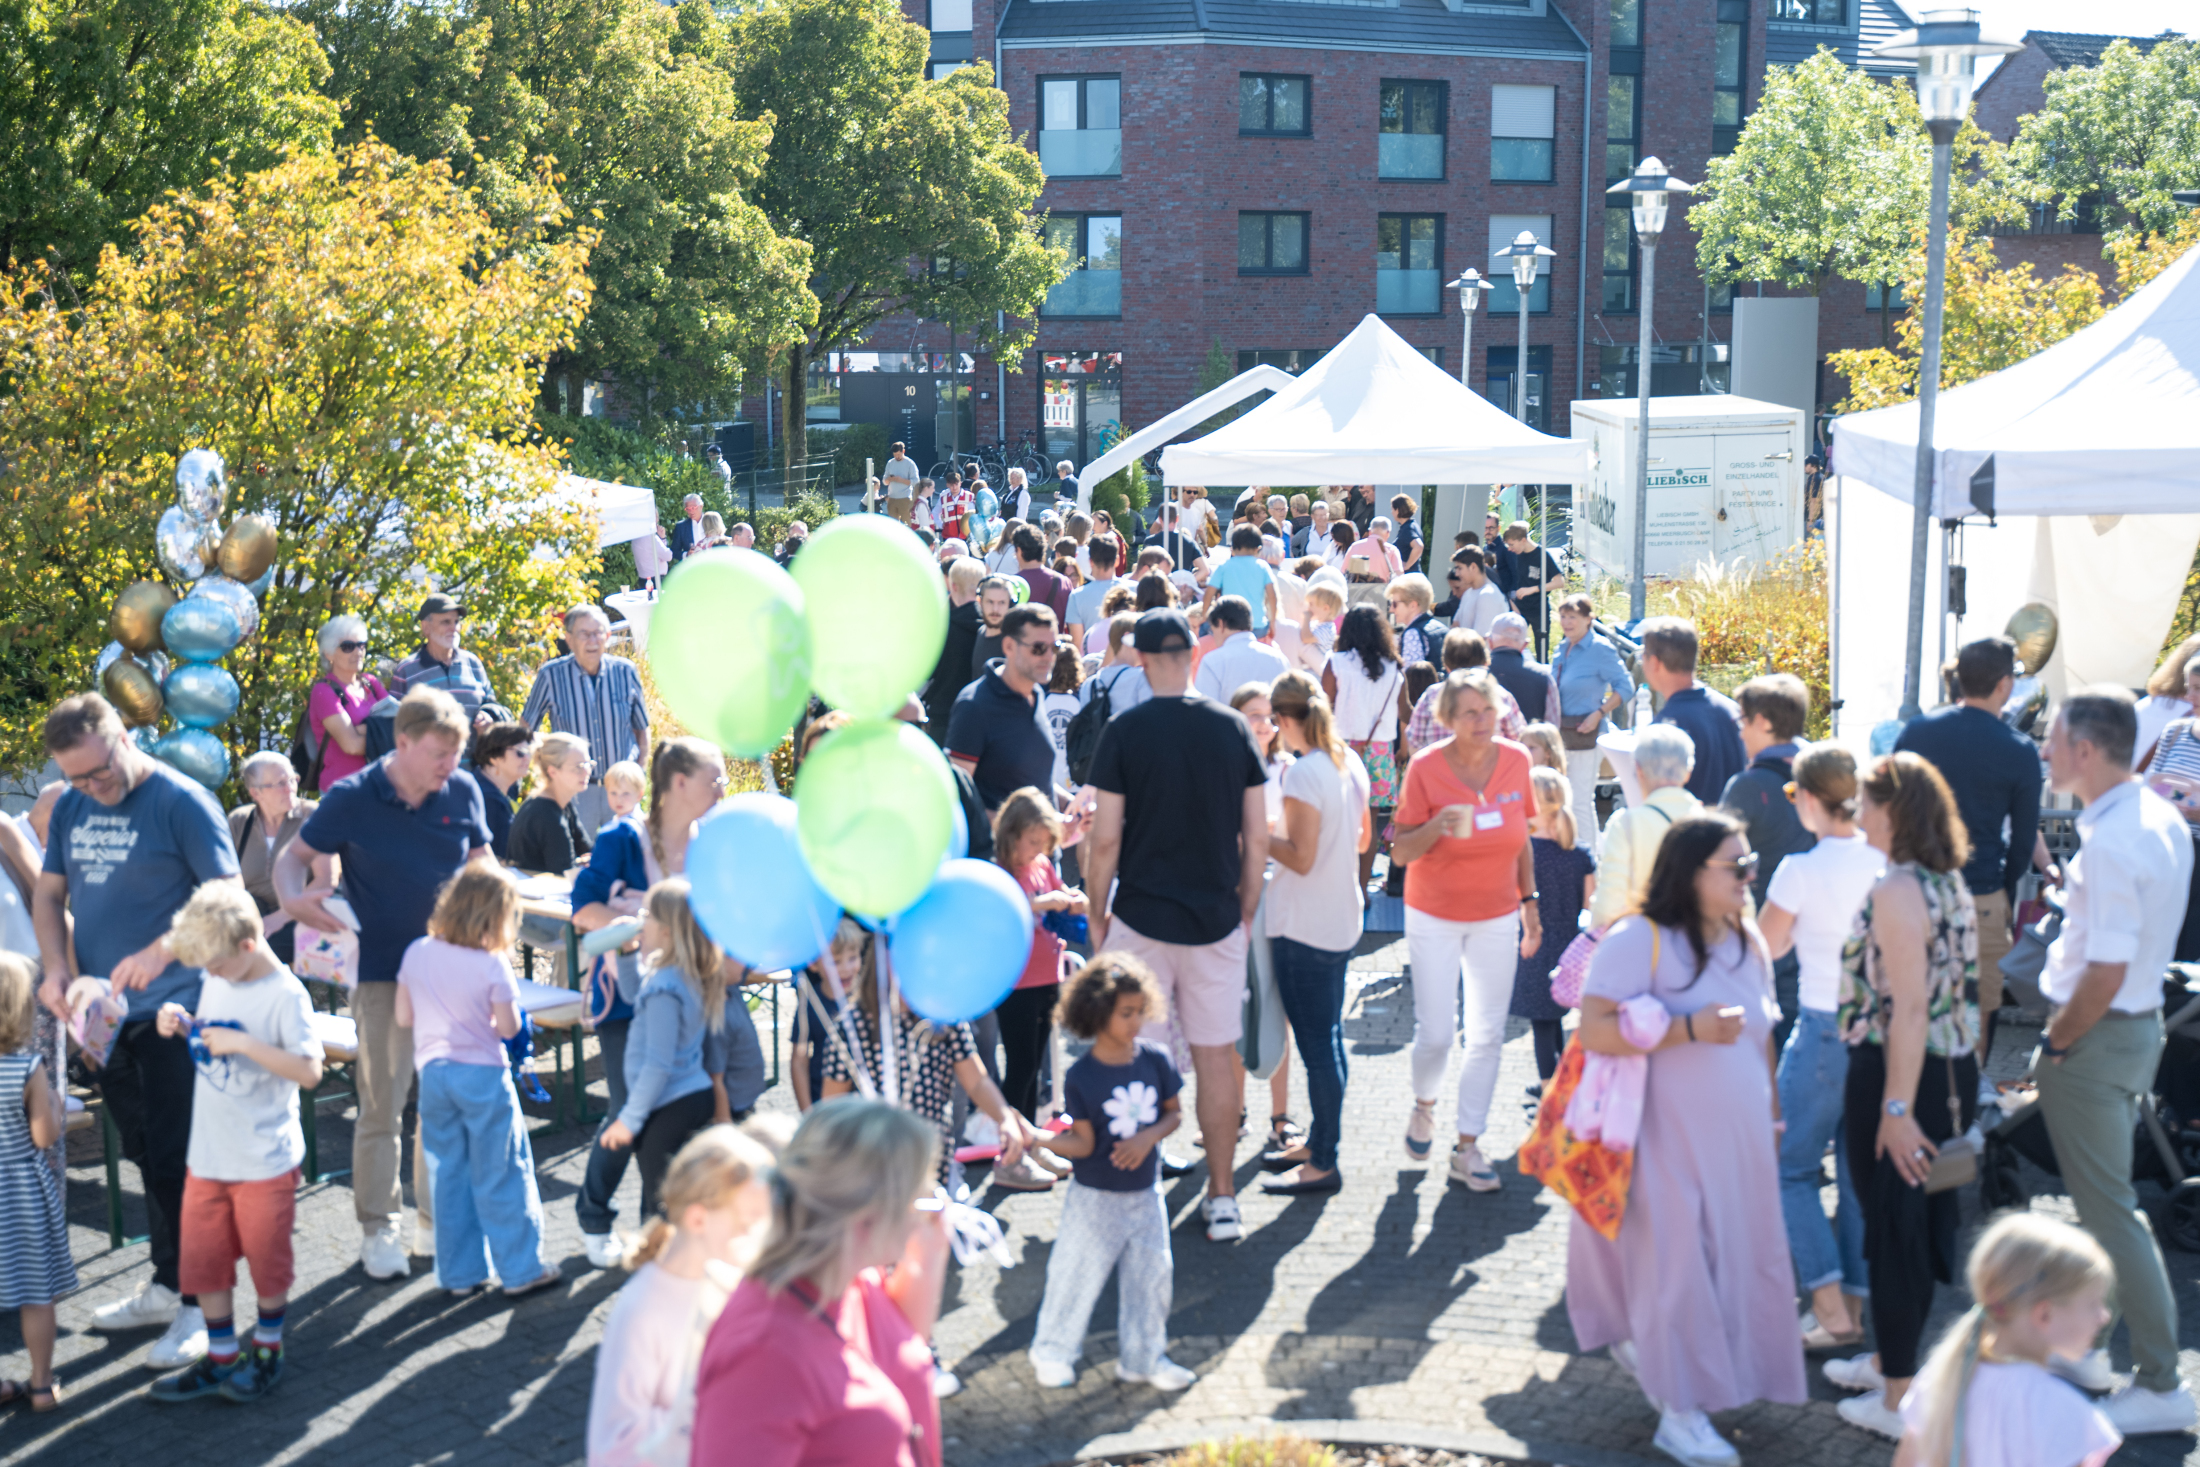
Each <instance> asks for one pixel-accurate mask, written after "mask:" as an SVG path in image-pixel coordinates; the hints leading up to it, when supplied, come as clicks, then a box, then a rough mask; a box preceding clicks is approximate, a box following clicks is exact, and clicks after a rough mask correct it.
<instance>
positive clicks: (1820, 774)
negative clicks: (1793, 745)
mask: <svg viewBox="0 0 2200 1467" xmlns="http://www.w3.org/2000/svg"><path fill="white" fill-rule="evenodd" d="M1856 786H1857V779H1856V756H1855V755H1854V754H1851V753H1850V752H1849V751H1848V750H1846V749H1844V748H1842V747H1841V746H1840V745H1839V744H1813V745H1812V746H1811V747H1809V748H1807V749H1805V750H1804V751H1803V752H1802V753H1800V754H1798V755H1796V756H1795V787H1796V788H1797V789H1799V790H1806V791H1808V792H1809V793H1810V795H1811V797H1812V798H1813V799H1815V800H1817V801H1818V803H1819V804H1821V805H1823V806H1824V807H1825V810H1826V813H1827V814H1828V815H1831V816H1832V817H1833V818H1834V819H1836V820H1854V819H1855V818H1856Z"/></svg>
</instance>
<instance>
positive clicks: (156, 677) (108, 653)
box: [92, 642, 168, 683]
mask: <svg viewBox="0 0 2200 1467" xmlns="http://www.w3.org/2000/svg"><path fill="white" fill-rule="evenodd" d="M124 657H127V658H129V659H130V660H131V661H132V662H135V663H137V664H138V665H139V666H140V667H142V668H144V669H145V670H146V671H147V672H149V673H151V674H152V675H153V681H154V682H156V683H157V682H161V681H163V680H165V679H166V678H167V676H168V654H167V653H165V652H148V653H146V654H145V655H144V656H143V657H140V656H138V655H137V654H135V653H134V652H131V651H130V650H129V649H128V648H126V647H124V646H123V645H122V644H121V643H120V642H109V643H108V644H107V645H106V646H104V647H102V648H100V649H99V660H98V661H96V662H94V663H93V664H92V681H93V682H95V683H96V682H98V681H99V680H100V679H102V678H104V677H105V676H107V669H108V668H109V667H111V666H113V665H114V663H115V662H116V661H117V660H118V659H120V658H124Z"/></svg>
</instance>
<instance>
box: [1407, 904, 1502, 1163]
mask: <svg viewBox="0 0 2200 1467" xmlns="http://www.w3.org/2000/svg"><path fill="white" fill-rule="evenodd" d="M1406 956H1407V959H1408V961H1410V962H1411V963H1412V964H1413V1094H1414V1096H1415V1097H1416V1098H1417V1099H1421V1100H1428V1099H1432V1098H1434V1096H1435V1095H1436V1091H1437V1087H1438V1086H1440V1085H1442V1084H1443V1083H1444V1066H1445V1064H1446V1063H1447V1062H1448V1061H1449V1060H1450V1058H1451V1037H1452V1034H1453V1033H1454V1032H1455V1031H1457V1030H1458V1029H1459V1028H1460V1009H1459V994H1460V989H1461V984H1460V975H1461V973H1462V972H1463V973H1464V974H1465V975H1466V982H1465V985H1464V986H1465V992H1466V1024H1465V1032H1466V1056H1465V1063H1464V1064H1463V1065H1462V1066H1461V1067H1460V1071H1459V1133H1460V1134H1461V1135H1463V1136H1480V1135H1483V1134H1484V1133H1485V1132H1487V1130H1488V1129H1489V1119H1490V1097H1491V1096H1492V1095H1494V1094H1496V1092H1497V1064H1498V1059H1499V1056H1500V1055H1501V1054H1502V1053H1503V1052H1504V1048H1505V1016H1506V1014H1507V1013H1509V1012H1510V1011H1511V1009H1512V991H1513V971H1514V969H1515V967H1516V966H1517V965H1518V964H1519V962H1520V914H1519V913H1517V912H1508V913H1506V914H1505V915H1504V916H1502V917H1492V918H1489V919H1488V920H1487V921H1482V922H1447V921H1446V920H1444V919H1443V918H1442V917H1432V916H1430V915H1429V914H1428V913H1426V912H1420V911H1416V910H1414V909H1413V908H1412V907H1407V908H1406Z"/></svg>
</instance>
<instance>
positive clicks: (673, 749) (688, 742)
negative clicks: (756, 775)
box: [649, 735, 726, 871]
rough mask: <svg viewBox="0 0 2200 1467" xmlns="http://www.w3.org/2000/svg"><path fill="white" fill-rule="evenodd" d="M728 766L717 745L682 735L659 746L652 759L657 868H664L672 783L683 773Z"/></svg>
mask: <svg viewBox="0 0 2200 1467" xmlns="http://www.w3.org/2000/svg"><path fill="white" fill-rule="evenodd" d="M725 767H726V761H725V756H724V755H723V754H721V753H719V752H718V749H717V746H716V745H714V744H708V743H705V742H704V741H703V740H701V739H698V738H692V737H688V736H686V735H683V736H681V737H679V738H676V739H666V740H665V741H664V742H663V743H661V744H659V745H658V746H657V747H656V749H655V750H654V751H653V752H652V753H651V755H650V758H649V853H650V855H652V856H654V857H656V858H657V869H658V870H660V871H661V870H663V869H664V865H665V840H664V831H663V830H662V829H661V828H660V822H661V821H662V819H663V818H664V809H665V791H666V790H668V789H670V788H671V787H672V782H673V780H675V779H677V778H679V777H680V776H681V775H683V774H700V773H701V772H702V771H704V770H706V769H723V768H725Z"/></svg>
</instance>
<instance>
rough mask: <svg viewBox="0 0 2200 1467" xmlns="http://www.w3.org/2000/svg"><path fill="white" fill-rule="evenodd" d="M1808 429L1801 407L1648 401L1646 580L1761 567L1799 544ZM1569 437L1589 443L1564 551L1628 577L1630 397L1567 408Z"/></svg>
mask: <svg viewBox="0 0 2200 1467" xmlns="http://www.w3.org/2000/svg"><path fill="white" fill-rule="evenodd" d="M1807 422H1808V420H1807V418H1806V417H1805V415H1804V414H1803V413H1802V412H1801V411H1800V410H1799V409H1796V408H1790V407H1782V406H1781V405H1780V404H1778V403H1773V402H1758V401H1755V400H1753V399H1751V398H1746V397H1733V396H1729V395H1725V394H1713V395H1710V396H1704V397H1653V398H1651V399H1650V529H1649V535H1648V537H1647V541H1646V544H1647V554H1646V559H1647V562H1648V564H1647V567H1646V573H1647V574H1649V575H1653V576H1682V575H1688V574H1691V573H1692V572H1693V571H1694V570H1695V568H1696V567H1697V566H1698V565H1701V564H1703V563H1705V562H1707V561H1709V562H1716V563H1718V564H1719V565H1722V566H1735V565H1749V564H1760V563H1762V562H1764V561H1768V560H1771V559H1772V558H1774V557H1775V556H1777V555H1779V554H1780V552H1782V551H1783V550H1786V549H1787V548H1788V547H1790V546H1792V545H1794V544H1796V543H1797V542H1798V541H1800V540H1801V539H1802V538H1803V531H1804V522H1803V459H1804V457H1805V456H1806V455H1807V454H1808V453H1809V452H1810V440H1809V438H1808V436H1807ZM1573 436H1574V437H1575V438H1576V439H1581V440H1585V441H1586V442H1587V443H1588V445H1589V483H1588V485H1587V487H1586V489H1585V490H1583V491H1577V493H1578V495H1579V497H1578V499H1577V502H1576V504H1575V506H1574V519H1573V546H1574V549H1575V550H1576V551H1577V552H1578V553H1580V554H1581V555H1583V556H1585V557H1587V558H1588V560H1589V561H1591V562H1592V563H1593V564H1594V565H1596V566H1597V568H1598V569H1600V570H1602V571H1604V572H1606V573H1607V574H1610V575H1615V576H1620V577H1623V578H1624V577H1626V576H1629V575H1631V574H1632V573H1633V570H1634V550H1635V486H1636V483H1637V479H1636V475H1637V473H1638V472H1639V471H1638V469H1637V468H1636V465H1637V463H1638V462H1639V460H1638V458H1637V455H1638V453H1639V452H1640V445H1639V440H1640V437H1641V433H1640V420H1639V417H1638V413H1637V407H1636V403H1635V400H1634V399H1633V398H1583V399H1578V400H1576V401H1575V403H1574V405H1573Z"/></svg>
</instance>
